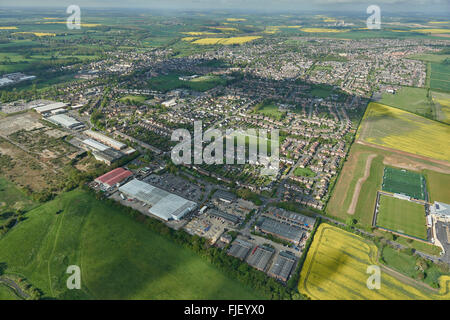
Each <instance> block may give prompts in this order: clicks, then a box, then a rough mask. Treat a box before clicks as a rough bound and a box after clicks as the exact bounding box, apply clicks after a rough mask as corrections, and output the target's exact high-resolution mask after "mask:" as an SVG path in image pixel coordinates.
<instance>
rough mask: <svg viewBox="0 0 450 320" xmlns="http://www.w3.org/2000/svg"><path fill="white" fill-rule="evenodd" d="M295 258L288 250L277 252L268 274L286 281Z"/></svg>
mask: <svg viewBox="0 0 450 320" xmlns="http://www.w3.org/2000/svg"><path fill="white" fill-rule="evenodd" d="M296 261H297V258H296V257H295V255H293V254H292V253H291V252H289V251H282V252H280V253H279V254H278V256H277V258H276V260H275V262H274V263H273V264H272V266H271V267H270V269H269V272H268V274H269V276H271V277H274V278H276V279H279V280H281V281H284V282H286V281H288V279H289V276H290V274H291V272H292V269H293V268H294V265H295V262H296Z"/></svg>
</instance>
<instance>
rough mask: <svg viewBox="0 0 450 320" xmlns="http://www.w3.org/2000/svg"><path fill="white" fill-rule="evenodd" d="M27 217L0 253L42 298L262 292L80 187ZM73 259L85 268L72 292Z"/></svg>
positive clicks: (0, 241)
mask: <svg viewBox="0 0 450 320" xmlns="http://www.w3.org/2000/svg"><path fill="white" fill-rule="evenodd" d="M58 212H59V213H58ZM56 213H58V214H56ZM26 217H27V219H26V220H25V221H23V222H21V225H20V228H13V229H12V230H11V231H10V232H8V233H7V234H6V235H5V236H3V237H2V238H0V257H1V261H2V262H4V263H6V264H7V269H6V270H5V274H18V275H21V276H24V277H26V278H27V279H28V280H29V281H30V282H31V283H32V284H33V285H34V286H36V287H38V288H40V289H41V290H42V291H43V292H44V296H45V297H56V298H59V299H67V298H70V299H72V298H84V299H255V298H261V297H258V296H256V295H255V294H254V293H252V292H251V291H250V290H249V289H247V288H246V287H244V286H243V285H241V284H240V283H238V282H237V280H233V279H230V278H228V277H227V276H226V275H224V274H222V273H221V272H220V271H219V270H218V269H216V268H215V267H214V266H212V265H211V264H210V263H208V262H206V260H203V259H202V258H200V257H199V256H197V255H196V254H195V253H194V252H192V251H190V250H189V249H185V248H182V247H180V246H178V245H176V244H175V243H173V242H171V241H170V240H167V239H166V238H164V237H163V236H161V235H159V234H157V233H155V232H152V231H150V230H149V229H148V228H146V227H145V225H144V224H143V223H140V222H138V221H136V220H134V219H133V218H132V217H131V216H129V215H127V214H125V213H123V212H121V210H119V209H118V208H117V207H112V206H110V205H108V204H106V203H103V202H99V201H98V200H96V199H95V198H94V197H93V196H92V195H90V194H88V193H86V192H84V191H81V190H75V191H72V192H69V193H65V194H63V195H61V196H59V197H58V198H57V199H56V200H53V201H51V202H48V203H46V204H44V205H42V206H40V207H38V208H36V209H34V210H32V211H30V212H29V213H28V214H27V215H26ZM19 245H20V250H18V246H19ZM73 264H75V265H79V266H80V268H81V270H82V290H80V291H79V292H78V293H75V294H74V293H73V292H72V291H69V290H68V289H67V288H66V277H67V276H66V268H67V266H69V265H73Z"/></svg>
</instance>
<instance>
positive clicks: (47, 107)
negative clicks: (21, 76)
mask: <svg viewBox="0 0 450 320" xmlns="http://www.w3.org/2000/svg"><path fill="white" fill-rule="evenodd" d="M66 106H67V103H64V102H55V103H50V104H47V105H45V106H41V107H36V108H35V109H34V110H36V112H37V113H39V114H43V113H47V112H50V111H52V110H56V109H61V108H64V107H66Z"/></svg>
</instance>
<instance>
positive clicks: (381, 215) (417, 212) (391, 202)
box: [377, 195, 427, 239]
mask: <svg viewBox="0 0 450 320" xmlns="http://www.w3.org/2000/svg"><path fill="white" fill-rule="evenodd" d="M377 226H379V227H383V228H387V229H390V230H392V231H397V232H400V233H404V234H407V235H410V236H413V237H416V238H420V239H426V238H427V228H426V220H425V208H424V206H423V205H420V204H418V203H414V202H410V201H407V200H401V199H397V198H393V197H389V196H384V195H381V197H380V207H379V211H378V216H377Z"/></svg>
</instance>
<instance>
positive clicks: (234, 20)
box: [227, 18, 247, 22]
mask: <svg viewBox="0 0 450 320" xmlns="http://www.w3.org/2000/svg"><path fill="white" fill-rule="evenodd" d="M227 21H230V22H238V21H247V19H244V18H227Z"/></svg>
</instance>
